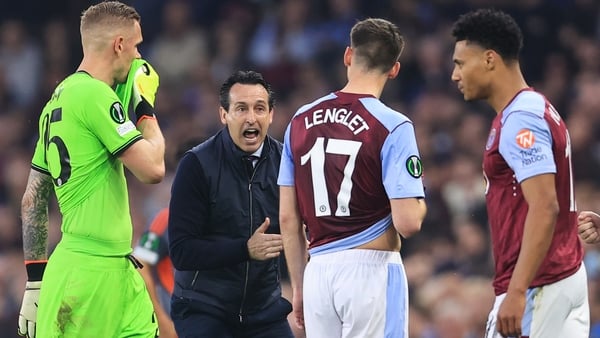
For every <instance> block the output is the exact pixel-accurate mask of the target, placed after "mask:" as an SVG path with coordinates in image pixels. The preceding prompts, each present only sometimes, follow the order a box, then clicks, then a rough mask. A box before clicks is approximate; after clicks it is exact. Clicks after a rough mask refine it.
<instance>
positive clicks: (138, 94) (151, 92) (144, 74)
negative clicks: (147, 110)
mask: <svg viewBox="0 0 600 338" xmlns="http://www.w3.org/2000/svg"><path fill="white" fill-rule="evenodd" d="M131 71H135V73H133V107H134V109H135V108H137V106H138V104H139V103H140V102H142V98H143V99H145V100H146V102H148V103H149V104H150V105H151V106H152V107H154V99H155V97H156V91H157V90H158V84H159V77H158V73H157V72H156V71H155V70H154V68H153V67H152V66H151V65H150V63H148V61H146V60H143V59H135V60H133V63H132V64H131Z"/></svg>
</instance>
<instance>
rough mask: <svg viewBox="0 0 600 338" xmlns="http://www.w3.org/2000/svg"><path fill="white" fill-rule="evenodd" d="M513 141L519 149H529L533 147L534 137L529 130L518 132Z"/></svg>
mask: <svg viewBox="0 0 600 338" xmlns="http://www.w3.org/2000/svg"><path fill="white" fill-rule="evenodd" d="M515 139H516V141H517V144H518V145H519V147H521V148H523V149H529V148H531V147H533V144H534V143H535V135H534V134H533V131H531V130H530V129H521V130H519V132H518V133H517V136H516V137H515Z"/></svg>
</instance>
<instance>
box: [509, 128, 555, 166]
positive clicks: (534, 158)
mask: <svg viewBox="0 0 600 338" xmlns="http://www.w3.org/2000/svg"><path fill="white" fill-rule="evenodd" d="M515 140H516V141H517V145H518V146H519V147H520V148H521V150H519V155H520V156H521V164H522V165H523V167H527V166H530V165H532V164H534V163H536V162H540V161H545V160H547V159H548V155H546V153H544V149H543V148H542V147H541V146H539V145H538V146H536V145H535V134H534V133H533V131H531V130H530V129H521V130H519V132H518V133H517V136H516V137H515Z"/></svg>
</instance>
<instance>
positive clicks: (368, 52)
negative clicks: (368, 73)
mask: <svg viewBox="0 0 600 338" xmlns="http://www.w3.org/2000/svg"><path fill="white" fill-rule="evenodd" d="M350 45H351V47H352V49H353V50H354V54H355V55H356V57H357V58H358V61H359V62H361V63H364V64H365V65H366V67H367V69H379V70H380V71H382V72H387V71H388V70H390V69H391V68H392V67H393V66H394V64H395V63H396V62H397V61H398V59H399V58H400V54H402V50H403V49H404V37H403V36H402V34H401V33H400V30H399V29H398V27H397V26H396V25H394V24H393V23H391V22H389V21H387V20H385V19H380V18H368V19H365V20H362V21H359V22H357V23H356V24H355V25H354V27H352V30H351V31H350Z"/></svg>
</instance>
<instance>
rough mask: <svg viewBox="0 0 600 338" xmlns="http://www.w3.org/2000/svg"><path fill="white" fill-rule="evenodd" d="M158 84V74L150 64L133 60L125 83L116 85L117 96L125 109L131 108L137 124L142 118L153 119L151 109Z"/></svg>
mask: <svg viewBox="0 0 600 338" xmlns="http://www.w3.org/2000/svg"><path fill="white" fill-rule="evenodd" d="M158 84H159V76H158V73H157V72H156V71H155V70H154V68H153V67H152V66H151V65H150V63H148V61H145V60H143V59H135V60H133V62H132V64H131V68H130V69H129V74H128V75H127V81H126V82H125V83H122V84H119V85H117V87H116V89H115V92H116V93H117V96H119V98H120V99H121V102H122V103H123V105H124V106H125V107H130V106H131V107H132V108H133V111H134V112H135V115H136V119H137V122H138V123H139V122H140V121H141V120H142V119H144V118H154V117H155V116H154V108H153V107H154V99H155V97H156V90H157V89H158ZM128 110H129V109H128Z"/></svg>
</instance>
